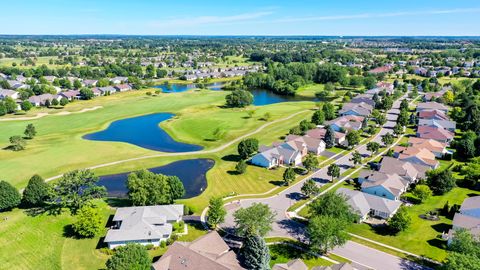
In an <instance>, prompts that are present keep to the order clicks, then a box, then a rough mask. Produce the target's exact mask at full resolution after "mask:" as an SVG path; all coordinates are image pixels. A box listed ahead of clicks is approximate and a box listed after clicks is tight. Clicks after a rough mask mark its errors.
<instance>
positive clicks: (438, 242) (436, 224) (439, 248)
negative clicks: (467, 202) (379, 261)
mask: <svg viewBox="0 0 480 270" xmlns="http://www.w3.org/2000/svg"><path fill="white" fill-rule="evenodd" d="M472 195H480V192H478V191H472V190H469V189H465V188H455V189H453V190H452V191H450V192H449V193H447V194H445V195H443V196H433V197H431V198H430V199H428V200H427V201H426V202H425V203H423V204H421V205H414V206H412V207H408V208H407V209H408V212H409V214H410V216H411V218H412V225H411V226H410V228H408V229H407V230H406V231H404V232H400V233H399V234H398V235H396V236H393V235H382V233H377V232H376V231H375V230H374V229H373V228H371V227H370V226H369V225H368V224H355V225H352V226H351V228H350V232H352V233H354V234H358V235H360V236H363V237H367V238H369V239H372V240H375V241H379V242H381V243H384V244H387V245H391V246H393V247H397V248H400V249H403V250H406V251H409V252H412V253H415V254H417V255H422V256H425V257H427V258H431V259H434V260H437V261H443V260H444V259H445V256H446V251H445V241H443V240H442V239H441V238H439V237H440V236H441V234H442V232H448V230H449V229H450V228H451V224H452V221H451V220H450V219H447V218H445V217H443V216H441V217H440V220H439V221H427V220H423V219H421V218H419V215H421V214H425V213H427V212H429V211H432V210H438V209H441V208H442V207H443V205H444V204H445V203H446V202H447V201H448V202H449V204H450V205H453V204H461V203H462V202H463V200H464V199H465V198H467V197H468V196H472Z"/></svg>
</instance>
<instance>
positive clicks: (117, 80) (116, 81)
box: [110, 77, 128, 84]
mask: <svg viewBox="0 0 480 270" xmlns="http://www.w3.org/2000/svg"><path fill="white" fill-rule="evenodd" d="M110 81H111V82H112V83H113V84H120V83H126V82H128V77H115V78H111V79H110Z"/></svg>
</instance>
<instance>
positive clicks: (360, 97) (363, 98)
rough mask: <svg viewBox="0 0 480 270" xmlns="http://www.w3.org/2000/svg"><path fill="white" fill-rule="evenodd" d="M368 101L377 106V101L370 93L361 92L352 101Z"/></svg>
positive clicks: (369, 103)
mask: <svg viewBox="0 0 480 270" xmlns="http://www.w3.org/2000/svg"><path fill="white" fill-rule="evenodd" d="M362 102H363V103H367V104H368V105H370V106H372V107H375V101H374V100H373V99H372V95H369V94H360V95H356V96H355V97H354V98H352V100H350V103H362Z"/></svg>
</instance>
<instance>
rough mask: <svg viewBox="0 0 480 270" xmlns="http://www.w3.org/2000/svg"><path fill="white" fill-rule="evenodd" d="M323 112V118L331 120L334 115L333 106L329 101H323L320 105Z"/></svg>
mask: <svg viewBox="0 0 480 270" xmlns="http://www.w3.org/2000/svg"><path fill="white" fill-rule="evenodd" d="M322 111H323V114H324V115H325V120H328V121H330V120H332V119H334V118H335V117H336V114H337V113H336V111H335V106H334V105H333V104H331V103H325V104H323V107H322Z"/></svg>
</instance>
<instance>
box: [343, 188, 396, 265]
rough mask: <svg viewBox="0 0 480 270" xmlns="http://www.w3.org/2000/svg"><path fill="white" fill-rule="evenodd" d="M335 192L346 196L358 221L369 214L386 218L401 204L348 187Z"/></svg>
mask: <svg viewBox="0 0 480 270" xmlns="http://www.w3.org/2000/svg"><path fill="white" fill-rule="evenodd" d="M337 193H338V194H341V195H343V196H345V197H346V199H347V203H348V204H349V205H350V206H351V207H352V209H353V211H355V212H356V213H357V214H358V215H359V221H360V222H362V221H364V220H365V219H367V218H368V217H369V216H373V217H379V218H382V219H388V218H390V217H392V216H393V215H394V214H395V213H396V212H397V210H398V209H399V208H400V206H401V205H402V203H401V202H399V201H394V200H389V199H385V198H381V197H378V196H374V195H370V194H368V193H364V192H360V191H358V190H352V189H348V188H339V189H338V190H337ZM339 269H344V268H339Z"/></svg>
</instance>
